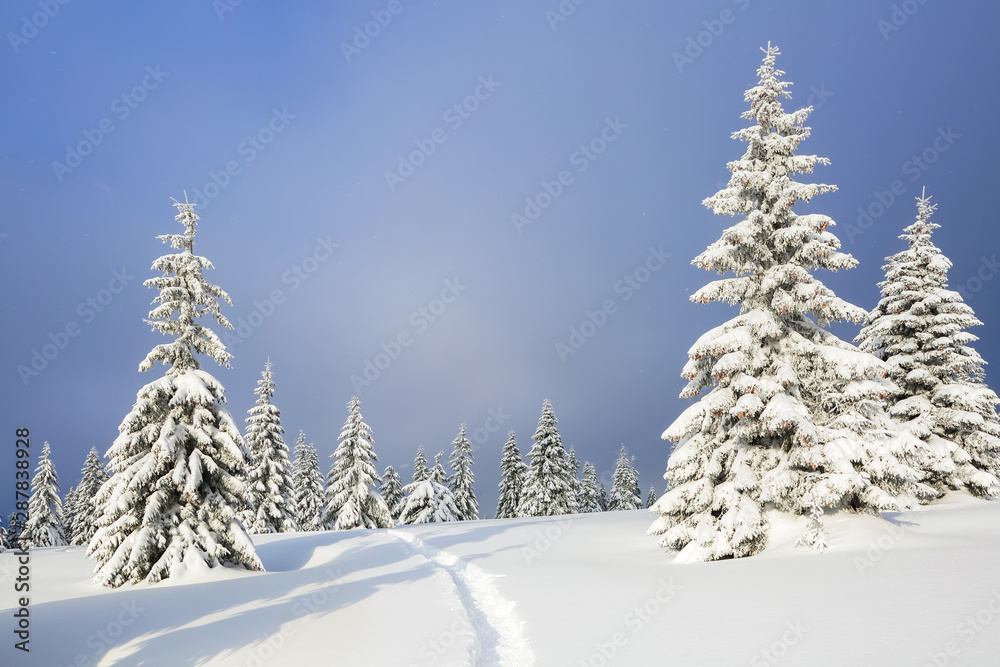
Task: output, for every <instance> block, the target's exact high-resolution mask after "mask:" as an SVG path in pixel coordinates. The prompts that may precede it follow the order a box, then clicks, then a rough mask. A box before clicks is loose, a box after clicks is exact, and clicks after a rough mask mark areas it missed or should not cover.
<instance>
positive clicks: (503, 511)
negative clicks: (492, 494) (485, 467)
mask: <svg viewBox="0 0 1000 667" xmlns="http://www.w3.org/2000/svg"><path fill="white" fill-rule="evenodd" d="M524 475H525V468H524V460H523V459H521V450H520V449H518V448H517V438H516V437H515V436H514V429H511V430H510V432H509V433H508V434H507V442H506V443H504V446H503V452H502V453H501V457H500V498H499V499H498V500H497V515H496V518H498V519H512V518H514V517H516V516H517V505H518V502H519V501H520V499H521V489H523V488H524Z"/></svg>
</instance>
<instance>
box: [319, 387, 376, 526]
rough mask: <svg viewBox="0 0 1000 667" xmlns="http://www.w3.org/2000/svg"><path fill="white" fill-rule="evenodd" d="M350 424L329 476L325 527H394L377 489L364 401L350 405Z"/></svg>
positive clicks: (335, 452)
mask: <svg viewBox="0 0 1000 667" xmlns="http://www.w3.org/2000/svg"><path fill="white" fill-rule="evenodd" d="M347 410H348V415H347V421H346V422H344V428H343V430H341V432H340V444H338V445H337V449H336V451H334V453H333V457H334V463H333V466H332V467H331V469H330V474H329V475H328V476H327V487H326V496H327V504H326V508H325V509H324V510H323V524H324V525H326V526H327V527H328V528H332V529H334V530H350V529H352V528H392V526H393V520H392V516H391V515H390V513H389V508H388V507H387V506H386V504H385V500H383V499H382V496H380V495H379V494H378V491H376V490H375V487H376V485H378V484H380V483H381V482H382V479H381V478H380V477H379V475H378V472H377V471H376V470H375V463H376V462H377V461H378V456H376V455H375V447H374V444H373V441H372V434H371V427H369V426H368V424H366V423H365V421H364V419H363V418H362V416H361V401H360V400H358V397H357V396H355V397H354V398H352V399H351V400H350V402H349V403H348V404H347Z"/></svg>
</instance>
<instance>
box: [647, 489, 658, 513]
mask: <svg viewBox="0 0 1000 667" xmlns="http://www.w3.org/2000/svg"><path fill="white" fill-rule="evenodd" d="M655 502H656V489H655V488H654V487H652V486H651V487H649V493H647V494H646V505H645V507H646V509H649V508H650V507H652V506H653V503H655Z"/></svg>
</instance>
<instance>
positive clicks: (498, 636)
mask: <svg viewBox="0 0 1000 667" xmlns="http://www.w3.org/2000/svg"><path fill="white" fill-rule="evenodd" d="M388 533H389V535H391V536H393V537H395V538H396V539H398V540H400V541H402V542H404V543H405V544H406V545H407V546H408V547H409V548H410V549H412V550H413V551H414V552H416V553H417V554H418V555H420V556H423V557H424V558H426V559H427V560H429V561H431V562H432V563H434V564H435V565H436V566H438V567H439V568H441V569H442V570H444V571H445V572H446V573H447V574H448V575H449V576H450V577H451V579H452V581H453V582H455V593H456V595H457V597H458V599H459V600H460V601H461V603H462V606H463V607H465V610H466V613H467V614H468V617H469V622H470V624H471V625H472V629H473V632H474V633H475V640H474V642H473V652H474V655H473V656H471V657H472V661H471V664H472V665H474V667H532V666H533V665H534V664H535V654H534V653H532V651H531V649H530V648H529V647H528V641H527V640H526V639H525V637H524V632H523V631H522V628H523V623H522V621H521V620H520V619H519V618H518V615H517V612H516V611H514V607H515V604H514V603H513V602H511V601H510V600H508V599H507V598H505V597H504V596H503V595H502V594H501V593H500V590H499V589H498V588H497V587H496V584H495V583H494V582H493V579H494V577H493V575H491V574H488V573H487V572H486V571H484V570H483V569H481V568H479V567H476V566H475V565H472V564H469V563H463V562H462V561H461V559H460V558H459V557H458V556H456V555H455V554H453V553H449V552H447V551H441V550H440V549H435V548H434V547H432V546H431V545H429V544H427V543H426V542H424V541H423V540H422V539H420V538H419V537H417V536H416V535H414V534H412V533H409V532H404V531H399V530H390V531H388Z"/></svg>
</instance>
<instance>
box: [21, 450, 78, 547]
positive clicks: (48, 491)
mask: <svg viewBox="0 0 1000 667" xmlns="http://www.w3.org/2000/svg"><path fill="white" fill-rule="evenodd" d="M51 454H52V450H51V448H50V447H49V443H47V442H46V443H44V444H43V445H42V453H41V454H40V455H39V457H38V467H36V468H35V475H34V477H32V478H31V496H30V497H29V498H28V520H27V521H26V522H25V524H24V528H23V529H22V532H21V540H20V541H21V545H22V546H23V547H24V548H25V549H30V548H31V547H61V546H65V545H66V544H67V543H68V542H67V540H66V532H65V529H64V527H63V506H62V500H61V499H60V498H59V476H58V475H57V474H56V466H55V464H54V463H52V459H50V458H49V456H51Z"/></svg>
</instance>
